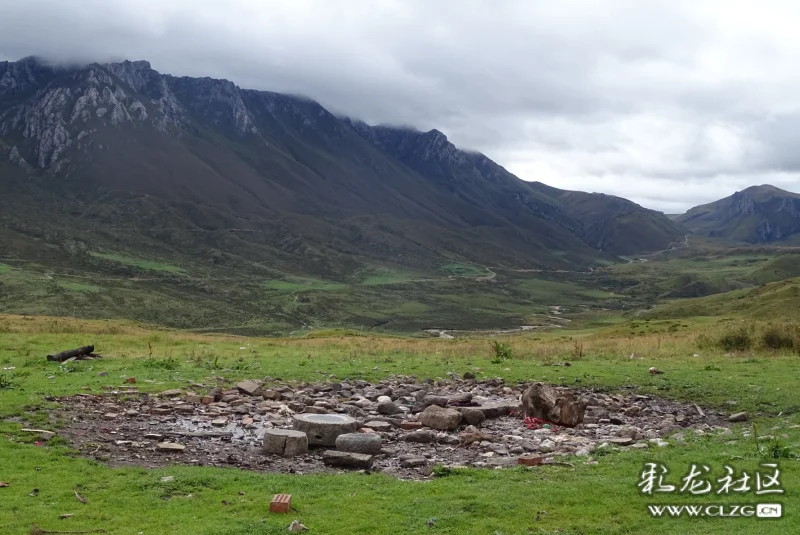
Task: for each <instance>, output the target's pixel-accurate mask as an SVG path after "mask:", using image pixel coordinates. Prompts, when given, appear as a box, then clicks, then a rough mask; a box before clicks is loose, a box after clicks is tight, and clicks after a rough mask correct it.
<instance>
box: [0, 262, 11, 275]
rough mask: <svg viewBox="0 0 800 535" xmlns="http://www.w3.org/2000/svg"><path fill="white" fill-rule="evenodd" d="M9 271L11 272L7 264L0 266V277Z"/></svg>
mask: <svg viewBox="0 0 800 535" xmlns="http://www.w3.org/2000/svg"><path fill="white" fill-rule="evenodd" d="M9 271H11V266H9V265H8V264H0V275H5V274H6V273H8V272H9Z"/></svg>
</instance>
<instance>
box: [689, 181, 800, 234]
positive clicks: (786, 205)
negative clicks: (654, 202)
mask: <svg viewBox="0 0 800 535" xmlns="http://www.w3.org/2000/svg"><path fill="white" fill-rule="evenodd" d="M677 221H678V222H679V223H681V224H682V225H684V226H685V227H686V228H688V229H689V230H691V231H692V232H693V233H695V234H700V235H704V236H708V237H712V238H722V239H726V240H729V241H735V242H747V243H770V242H780V241H792V240H794V239H796V238H797V234H798V233H800V194H797V193H791V192H788V191H784V190H781V189H778V188H776V187H774V186H769V185H763V186H753V187H750V188H747V189H745V190H743V191H740V192H737V193H734V194H733V195H731V196H730V197H726V198H724V199H720V200H718V201H715V202H713V203H710V204H705V205H702V206H696V207H695V208H692V209H691V210H689V211H688V212H686V213H685V214H683V215H681V216H679V217H678V218H677Z"/></svg>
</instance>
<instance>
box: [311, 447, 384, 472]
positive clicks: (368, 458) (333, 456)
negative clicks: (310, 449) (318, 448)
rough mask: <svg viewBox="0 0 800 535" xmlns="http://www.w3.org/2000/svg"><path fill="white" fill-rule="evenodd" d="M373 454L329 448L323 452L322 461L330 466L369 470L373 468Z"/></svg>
mask: <svg viewBox="0 0 800 535" xmlns="http://www.w3.org/2000/svg"><path fill="white" fill-rule="evenodd" d="M372 460H373V456H372V455H367V454H365V453H351V452H347V451H335V450H328V451H326V452H324V453H323V454H322V462H323V463H325V464H326V465H328V466H340V467H343V468H355V469H363V470H368V469H370V468H372Z"/></svg>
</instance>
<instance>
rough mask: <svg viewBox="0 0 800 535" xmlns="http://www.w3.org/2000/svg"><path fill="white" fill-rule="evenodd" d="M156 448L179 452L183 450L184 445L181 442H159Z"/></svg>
mask: <svg viewBox="0 0 800 535" xmlns="http://www.w3.org/2000/svg"><path fill="white" fill-rule="evenodd" d="M156 449H157V450H158V451H164V452H168V453H179V452H182V451H183V450H185V449H186V446H184V445H183V444H176V443H175V442H159V443H158V446H156Z"/></svg>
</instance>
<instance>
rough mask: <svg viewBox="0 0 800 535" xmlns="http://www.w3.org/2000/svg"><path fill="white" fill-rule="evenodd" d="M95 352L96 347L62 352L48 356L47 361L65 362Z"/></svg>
mask: <svg viewBox="0 0 800 535" xmlns="http://www.w3.org/2000/svg"><path fill="white" fill-rule="evenodd" d="M92 351H94V346H84V347H79V348H78V349H70V350H68V351H62V352H61V353H53V354H52V355H47V360H49V361H51V362H64V361H65V360H67V359H71V358H73V357H81V356H83V355H89V354H91V353H92Z"/></svg>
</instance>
